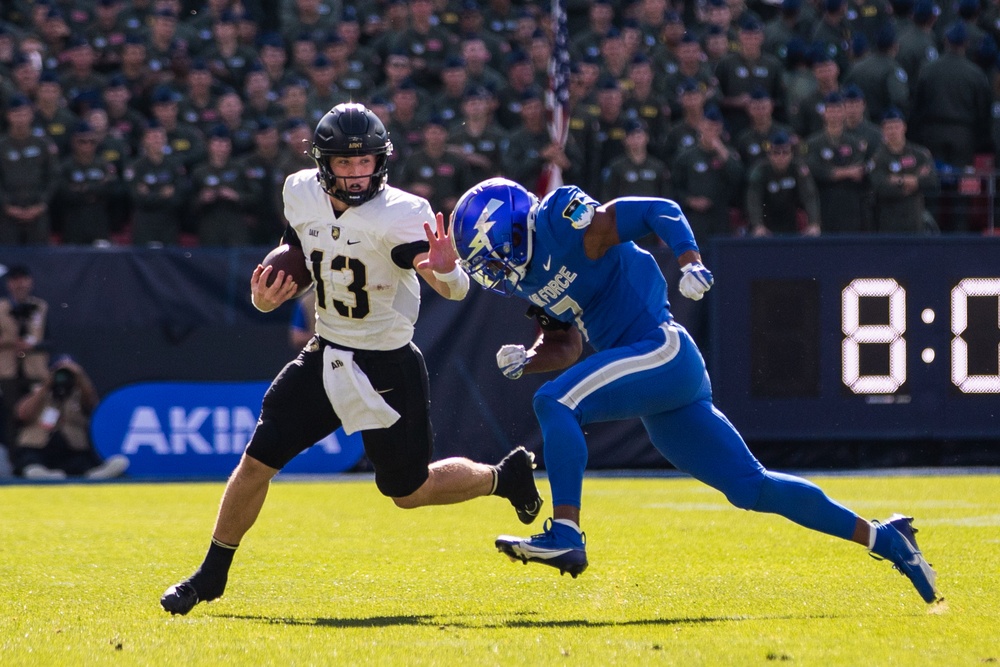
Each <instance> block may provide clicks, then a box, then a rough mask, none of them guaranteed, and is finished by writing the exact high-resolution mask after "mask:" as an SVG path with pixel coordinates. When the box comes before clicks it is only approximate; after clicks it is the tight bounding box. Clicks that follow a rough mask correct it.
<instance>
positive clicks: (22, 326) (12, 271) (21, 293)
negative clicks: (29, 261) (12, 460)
mask: <svg viewBox="0 0 1000 667" xmlns="http://www.w3.org/2000/svg"><path fill="white" fill-rule="evenodd" d="M5 278H6V285H7V296H6V297H5V298H3V299H0V400H2V403H0V406H2V412H0V444H3V445H6V446H8V447H11V446H12V445H13V443H14V440H15V435H16V430H15V421H16V420H15V419H14V406H15V405H16V404H17V402H18V401H19V400H20V399H21V397H23V396H24V395H25V394H27V393H28V392H29V391H31V387H32V386H33V385H34V384H35V383H37V382H42V381H43V380H45V378H46V376H47V375H48V367H49V353H48V351H47V349H46V347H45V325H46V320H47V319H48V312H49V306H48V304H47V303H45V301H43V300H42V299H39V298H38V297H36V296H35V295H34V294H33V290H34V280H33V279H32V277H31V271H30V270H29V269H28V267H27V266H23V265H14V266H10V267H8V269H7V273H6V274H5ZM0 453H2V452H0Z"/></svg>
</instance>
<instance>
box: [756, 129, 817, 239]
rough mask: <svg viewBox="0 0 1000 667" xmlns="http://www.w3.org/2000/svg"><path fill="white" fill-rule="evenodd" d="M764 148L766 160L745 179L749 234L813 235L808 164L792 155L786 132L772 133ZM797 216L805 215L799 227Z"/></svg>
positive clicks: (814, 199)
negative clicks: (803, 221)
mask: <svg viewBox="0 0 1000 667" xmlns="http://www.w3.org/2000/svg"><path fill="white" fill-rule="evenodd" d="M766 147H767V148H766V151H765V156H766V159H764V160H759V161H758V162H757V163H756V164H755V165H754V167H753V168H752V169H751V170H750V177H749V178H748V184H747V198H746V213H747V220H748V221H749V223H750V233H751V234H752V235H753V236H770V235H772V234H798V233H801V234H803V235H805V236H817V235H818V234H819V233H820V212H819V195H818V194H817V191H816V182H815V181H814V180H813V178H812V175H811V174H810V172H809V167H808V166H807V165H806V164H805V163H804V162H802V161H800V160H798V159H796V158H795V157H794V146H793V145H792V141H791V137H790V136H789V135H788V133H787V132H784V131H780V130H779V131H777V132H775V133H774V134H773V135H771V137H770V138H769V139H768V141H767V144H766ZM800 211H801V212H802V213H801V214H800ZM801 215H804V216H805V224H804V225H801V226H800V225H799V219H800V216H801Z"/></svg>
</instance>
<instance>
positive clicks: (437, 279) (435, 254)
mask: <svg viewBox="0 0 1000 667" xmlns="http://www.w3.org/2000/svg"><path fill="white" fill-rule="evenodd" d="M434 217H435V222H436V227H437V229H436V231H432V230H431V226H430V225H429V224H428V223H426V222H425V223H424V233H426V234H427V243H428V244H429V245H430V248H429V249H428V251H427V252H426V253H422V254H420V255H417V256H416V257H414V259H413V268H414V269H416V271H417V273H419V274H420V277H422V278H423V279H424V280H426V281H427V284H428V285H430V286H431V287H433V288H434V291H435V292H437V293H438V294H440V295H441V296H443V297H444V298H446V299H451V300H453V301H461V300H462V299H464V298H465V295H466V294H468V293H469V276H468V275H467V274H466V273H465V271H463V270H462V269H461V267H459V266H458V255H457V254H455V248H454V246H452V244H451V237H450V236H449V235H448V230H447V229H446V228H445V224H444V215H443V214H441V213H438V214H436V215H435V216H434Z"/></svg>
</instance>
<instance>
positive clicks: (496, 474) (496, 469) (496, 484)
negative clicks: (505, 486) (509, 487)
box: [490, 466, 506, 498]
mask: <svg viewBox="0 0 1000 667" xmlns="http://www.w3.org/2000/svg"><path fill="white" fill-rule="evenodd" d="M490 469H491V470H492V471H493V490H492V491H490V495H491V496H500V497H501V498H505V497H506V496H504V495H503V494H502V493H500V466H490Z"/></svg>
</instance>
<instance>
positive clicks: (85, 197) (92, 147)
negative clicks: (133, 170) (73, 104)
mask: <svg viewBox="0 0 1000 667" xmlns="http://www.w3.org/2000/svg"><path fill="white" fill-rule="evenodd" d="M70 144H71V146H72V152H71V154H70V156H69V157H68V158H67V159H66V161H65V162H63V164H62V167H61V169H60V178H59V190H58V192H57V195H56V196H57V198H58V199H59V201H60V204H61V206H60V209H61V210H62V211H63V212H64V218H63V221H62V223H63V224H62V239H63V242H64V243H82V244H89V243H94V242H95V241H108V240H109V239H110V237H111V220H110V210H111V209H110V205H111V201H112V199H113V198H114V197H115V196H116V195H117V194H118V190H119V180H118V169H117V168H116V167H115V166H114V165H113V164H111V163H108V162H107V161H105V160H104V159H103V158H102V157H101V156H99V155H98V154H97V135H96V134H95V133H94V130H93V128H91V127H90V125H88V124H87V123H85V122H80V123H78V124H77V126H76V127H75V128H73V132H72V139H71V140H70Z"/></svg>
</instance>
